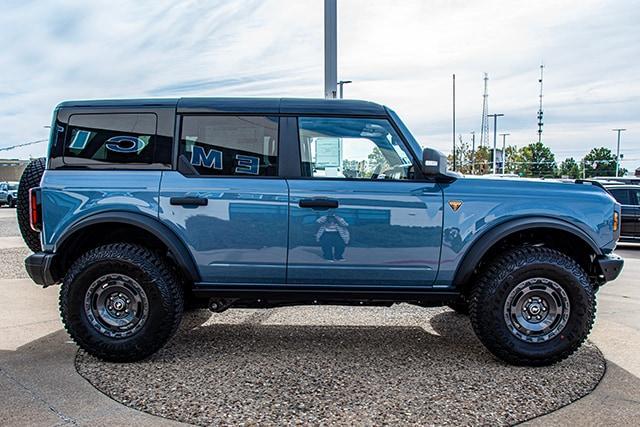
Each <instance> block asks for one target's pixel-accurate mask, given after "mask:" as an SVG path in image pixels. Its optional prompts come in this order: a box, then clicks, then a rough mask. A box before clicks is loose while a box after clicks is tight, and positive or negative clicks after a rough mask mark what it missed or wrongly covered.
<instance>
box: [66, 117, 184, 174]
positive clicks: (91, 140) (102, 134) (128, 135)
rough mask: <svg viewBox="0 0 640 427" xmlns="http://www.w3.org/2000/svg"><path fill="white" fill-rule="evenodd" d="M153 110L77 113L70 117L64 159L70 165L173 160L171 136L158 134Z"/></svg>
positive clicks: (168, 161)
mask: <svg viewBox="0 0 640 427" xmlns="http://www.w3.org/2000/svg"><path fill="white" fill-rule="evenodd" d="M156 126H157V116H156V115H155V114H153V113H126V114H74V115H72V116H71V117H70V118H69V126H68V129H67V134H66V138H65V147H64V162H65V163H66V164H69V165H88V164H89V165H90V164H93V165H96V164H106V165H109V164H134V165H135V164H142V165H149V164H153V163H159V164H163V165H167V166H168V165H169V164H170V162H171V145H172V141H171V138H168V137H161V136H158V135H156Z"/></svg>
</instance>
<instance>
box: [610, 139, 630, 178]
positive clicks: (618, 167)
mask: <svg viewBox="0 0 640 427" xmlns="http://www.w3.org/2000/svg"><path fill="white" fill-rule="evenodd" d="M611 130H612V131H614V132H618V148H617V150H616V178H617V177H618V175H619V173H620V133H621V132H624V131H625V130H626V129H622V128H619V129H611Z"/></svg>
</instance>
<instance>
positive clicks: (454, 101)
mask: <svg viewBox="0 0 640 427" xmlns="http://www.w3.org/2000/svg"><path fill="white" fill-rule="evenodd" d="M451 140H452V142H453V170H454V171H455V170H456V75H455V74H454V75H453V131H452V132H451Z"/></svg>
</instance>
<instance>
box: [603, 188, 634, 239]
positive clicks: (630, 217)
mask: <svg viewBox="0 0 640 427" xmlns="http://www.w3.org/2000/svg"><path fill="white" fill-rule="evenodd" d="M605 188H606V189H607V190H608V191H609V192H610V193H611V194H612V195H613V197H614V198H615V199H616V200H617V201H618V203H620V205H621V206H622V212H621V227H622V229H621V231H620V241H621V242H640V186H638V185H636V184H628V185H622V184H605Z"/></svg>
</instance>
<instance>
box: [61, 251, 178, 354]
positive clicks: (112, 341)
mask: <svg viewBox="0 0 640 427" xmlns="http://www.w3.org/2000/svg"><path fill="white" fill-rule="evenodd" d="M183 304H184V297H183V290H182V287H181V286H180V284H179V281H178V280H177V278H176V277H175V274H174V273H173V272H172V270H171V269H170V268H169V266H167V264H166V263H165V262H164V261H163V260H162V258H161V257H160V256H159V255H157V254H155V253H153V252H151V251H150V250H148V249H147V248H144V247H141V246H137V245H132V244H127V243H117V244H111V245H106V246H101V247H99V248H96V249H93V250H91V251H89V252H87V253H86V254H84V255H83V256H81V257H80V258H79V259H78V260H77V261H76V262H75V263H74V264H73V265H72V266H71V268H70V269H69V271H68V273H67V275H66V276H65V278H64V281H63V284H62V289H61V291H60V313H61V315H62V320H63V323H64V325H65V328H66V329H67V332H69V335H71V338H73V340H74V341H75V342H76V343H77V344H78V345H79V346H80V347H81V348H83V349H84V350H86V351H87V352H88V353H90V354H92V355H94V356H96V357H99V358H101V359H104V360H108V361H113V362H131V361H136V360H140V359H143V358H145V357H147V356H149V355H150V354H152V353H154V352H155V351H157V350H158V349H159V348H160V347H162V346H163V345H164V344H165V343H166V342H167V341H168V340H169V338H170V337H171V336H172V335H173V333H174V332H175V331H176V329H177V328H178V325H179V324H180V320H181V318H182V311H183Z"/></svg>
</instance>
